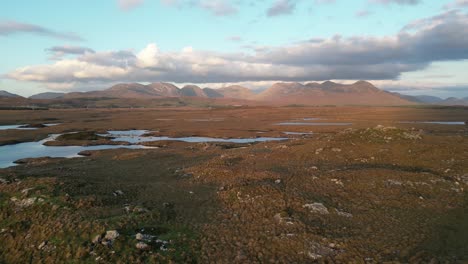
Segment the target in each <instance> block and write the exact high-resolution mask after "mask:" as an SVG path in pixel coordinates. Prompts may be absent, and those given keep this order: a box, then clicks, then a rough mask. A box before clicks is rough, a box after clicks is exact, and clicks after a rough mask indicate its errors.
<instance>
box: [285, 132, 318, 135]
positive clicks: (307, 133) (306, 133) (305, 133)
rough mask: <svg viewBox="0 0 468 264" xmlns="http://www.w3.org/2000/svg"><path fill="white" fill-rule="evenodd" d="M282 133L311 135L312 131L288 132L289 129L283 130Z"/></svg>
mask: <svg viewBox="0 0 468 264" xmlns="http://www.w3.org/2000/svg"><path fill="white" fill-rule="evenodd" d="M282 133H283V134H286V135H312V134H314V133H313V132H290V131H284V132H282Z"/></svg>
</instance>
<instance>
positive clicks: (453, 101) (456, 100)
mask: <svg viewBox="0 0 468 264" xmlns="http://www.w3.org/2000/svg"><path fill="white" fill-rule="evenodd" d="M437 104H439V105H467V106H468V99H467V98H456V97H450V98H447V99H445V100H442V101H440V102H438V103H437Z"/></svg>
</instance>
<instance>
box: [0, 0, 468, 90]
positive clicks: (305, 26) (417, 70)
mask: <svg viewBox="0 0 468 264" xmlns="http://www.w3.org/2000/svg"><path fill="white" fill-rule="evenodd" d="M0 55H1V56H0V57H1V58H2V59H1V61H0V90H7V91H9V92H13V93H17V94H20V95H23V96H29V95H32V94H36V93H40V92H48V91H56V92H70V91H90V90H99V89H105V88H108V87H110V86H111V85H113V84H116V83H121V82H140V83H148V82H172V83H175V84H177V85H184V84H187V83H194V84H197V85H199V86H201V87H211V88H219V87H223V86H226V85H230V84H240V85H244V86H246V87H249V88H252V89H265V88H267V87H268V86H270V85H271V84H273V83H275V82H278V81H286V82H309V81H325V80H334V81H337V82H342V83H350V82H354V81H356V80H368V81H371V82H372V83H374V84H375V85H376V86H377V87H379V88H382V89H385V90H390V91H398V92H401V93H405V94H411V95H419V94H428V95H435V96H440V97H444V98H446V97H452V96H455V97H468V74H467V72H468V71H467V69H468V0H446V1H444V0H353V1H350V0H256V1H254V0H99V1H95V0H80V1H78V0H70V1H62V0H41V1H32V0H15V1H13V0H10V1H2V3H0Z"/></svg>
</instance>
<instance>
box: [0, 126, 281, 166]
mask: <svg viewBox="0 0 468 264" xmlns="http://www.w3.org/2000/svg"><path fill="white" fill-rule="evenodd" d="M148 132H150V131H148V130H126V131H108V133H107V134H103V136H112V137H114V138H113V139H112V140H113V141H123V142H128V143H132V144H136V143H142V142H150V141H161V140H172V141H184V142H191V143H197V142H227V143H253V142H266V141H281V140H288V138H268V137H259V138H230V139H223V138H210V137H181V138H172V137H151V136H150V137H146V136H143V135H144V134H146V133H148ZM59 135H60V134H54V135H51V136H49V137H48V138H46V139H43V140H41V141H36V142H24V143H18V144H12V145H5V146H0V168H6V167H10V166H15V165H17V164H15V163H14V161H16V160H19V159H25V158H40V157H51V158H73V157H81V156H80V155H78V153H80V152H81V151H85V150H103V149H118V148H126V149H150V148H152V147H146V146H143V145H98V146H45V145H44V143H45V142H47V141H53V140H55V139H56V138H57V137H58V136H59Z"/></svg>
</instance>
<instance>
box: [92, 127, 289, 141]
mask: <svg viewBox="0 0 468 264" xmlns="http://www.w3.org/2000/svg"><path fill="white" fill-rule="evenodd" d="M149 132H150V131H148V130H127V131H116V130H114V131H108V132H107V133H108V134H101V136H112V137H114V138H113V139H112V141H123V142H128V143H131V144H137V143H142V142H151V141H163V140H169V141H183V142H189V143H203V142H220V143H240V144H244V143H254V142H267V141H282V140H288V138H273V137H257V138H211V137H178V138H174V137H164V136H159V137H155V136H143V135H144V134H146V133H149Z"/></svg>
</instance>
